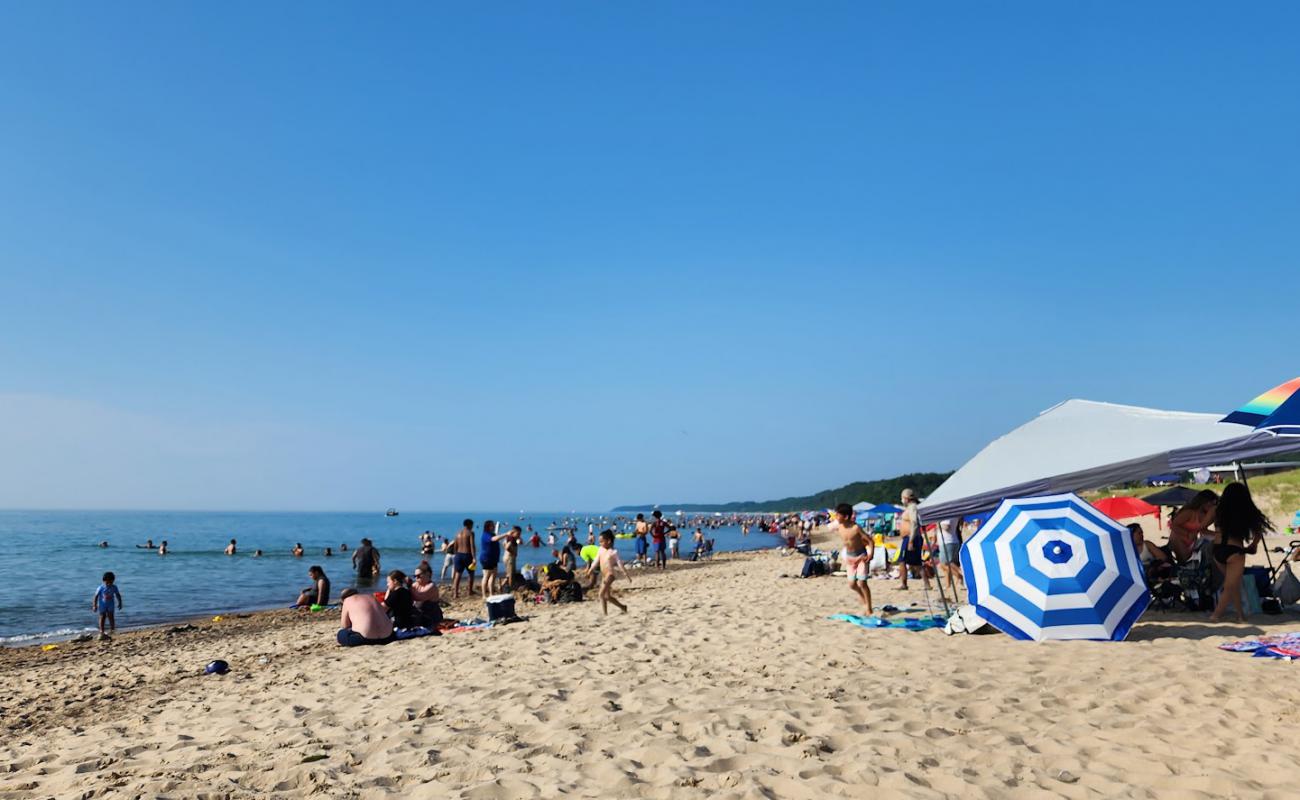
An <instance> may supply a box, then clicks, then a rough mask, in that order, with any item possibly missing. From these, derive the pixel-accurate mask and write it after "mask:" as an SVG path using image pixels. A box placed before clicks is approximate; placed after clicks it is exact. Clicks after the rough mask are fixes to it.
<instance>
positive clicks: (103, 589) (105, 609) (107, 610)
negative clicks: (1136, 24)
mask: <svg viewBox="0 0 1300 800" xmlns="http://www.w3.org/2000/svg"><path fill="white" fill-rule="evenodd" d="M116 581H117V576H116V575H114V574H113V573H111V572H105V573H104V583H103V584H102V585H101V586H100V587H99V588H98V589H96V590H95V599H94V600H91V601H90V608H91V610H92V611H95V612H97V613H98V614H99V638H101V639H107V638H108V634H107V633H105V632H104V622H105V621H107V622H108V629H109V630H110V631H112V632H113V633H117V620H116V619H114V617H113V611H114V607H113V604H114V602H116V603H117V610H119V611H120V610H121V608H122V592H120V591H119V590H118V588H117V584H116Z"/></svg>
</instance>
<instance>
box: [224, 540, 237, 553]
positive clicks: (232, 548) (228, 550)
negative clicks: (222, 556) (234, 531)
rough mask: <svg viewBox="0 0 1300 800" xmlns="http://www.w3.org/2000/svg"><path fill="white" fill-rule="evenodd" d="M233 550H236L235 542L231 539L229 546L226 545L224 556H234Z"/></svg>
mask: <svg viewBox="0 0 1300 800" xmlns="http://www.w3.org/2000/svg"><path fill="white" fill-rule="evenodd" d="M235 550H236V547H235V540H234V539H231V540H230V544H228V545H226V555H228V556H233V555H234V554H235Z"/></svg>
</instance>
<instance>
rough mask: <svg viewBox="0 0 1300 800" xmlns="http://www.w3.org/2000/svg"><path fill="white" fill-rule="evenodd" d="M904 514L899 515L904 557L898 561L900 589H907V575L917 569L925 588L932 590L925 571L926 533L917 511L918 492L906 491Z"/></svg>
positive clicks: (899, 529) (904, 495) (903, 496)
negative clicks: (923, 550)
mask: <svg viewBox="0 0 1300 800" xmlns="http://www.w3.org/2000/svg"><path fill="white" fill-rule="evenodd" d="M902 500H903V513H901V514H899V515H898V518H899V525H898V532H899V533H901V534H902V535H903V542H902V545H901V548H902V551H903V552H902V555H901V556H900V558H899V559H898V579H899V582H900V583H899V587H898V588H900V589H906V588H907V573H908V572H909V571H910V570H911V569H912V568H913V567H915V568H916V569H918V570H920V572H921V579H922V580H924V581H925V588H926V589H927V590H928V589H929V588H930V576H929V574H927V573H926V571H925V560H924V557H923V556H922V553H921V551H922V549H923V548H924V546H925V533H924V532H923V531H922V530H921V515H920V513H919V511H918V509H917V500H916V492H914V491H912V490H911V489H904V490H903V495H902Z"/></svg>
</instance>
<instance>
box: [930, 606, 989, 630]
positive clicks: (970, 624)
mask: <svg viewBox="0 0 1300 800" xmlns="http://www.w3.org/2000/svg"><path fill="white" fill-rule="evenodd" d="M943 632H944V633H946V634H948V635H949V636H952V635H953V634H955V633H973V634H984V633H997V632H998V629H997V628H994V627H993V626H992V625H990V624H989V622H988V620H986V619H984V618H983V617H981V616H980V614H979V611H978V610H977V609H976V608H975V606H973V605H970V604H966V605H964V606H962V607H961V608H958V609H957V610H956V611H955V612H954V613H953V615H952V616H951V617H949V618H948V623H947V624H946V625H944V626H943Z"/></svg>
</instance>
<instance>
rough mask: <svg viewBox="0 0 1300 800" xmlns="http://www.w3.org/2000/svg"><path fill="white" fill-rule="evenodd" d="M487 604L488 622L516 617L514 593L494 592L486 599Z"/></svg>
mask: <svg viewBox="0 0 1300 800" xmlns="http://www.w3.org/2000/svg"><path fill="white" fill-rule="evenodd" d="M484 604H485V605H486V606H487V618H488V622H497V621H500V620H506V619H514V618H515V617H516V616H518V615H517V614H515V596H514V595H513V594H494V595H492V596H491V597H489V598H488V599H487V600H485V601H484Z"/></svg>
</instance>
